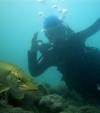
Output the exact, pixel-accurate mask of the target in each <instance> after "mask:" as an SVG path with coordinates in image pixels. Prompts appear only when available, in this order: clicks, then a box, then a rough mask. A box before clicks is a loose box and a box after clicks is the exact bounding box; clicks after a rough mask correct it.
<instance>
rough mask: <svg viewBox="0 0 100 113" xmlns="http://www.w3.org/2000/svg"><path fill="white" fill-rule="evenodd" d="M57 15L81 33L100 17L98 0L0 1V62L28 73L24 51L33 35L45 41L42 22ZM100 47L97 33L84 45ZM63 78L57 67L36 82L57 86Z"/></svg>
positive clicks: (27, 48)
mask: <svg viewBox="0 0 100 113" xmlns="http://www.w3.org/2000/svg"><path fill="white" fill-rule="evenodd" d="M48 15H57V16H58V17H59V18H61V19H62V20H63V21H64V23H65V24H68V25H69V26H70V27H71V28H72V29H73V30H74V31H81V30H83V29H84V28H86V27H88V26H89V25H91V24H92V23H93V22H94V21H95V20H96V19H97V18H98V17H100V0H0V60H4V61H9V62H11V63H14V64H17V65H19V66H20V67H22V68H23V69H24V70H25V71H27V72H28V66H27V65H28V64H27V59H28V58H27V51H28V50H29V48H30V46H31V40H32V37H33V34H34V33H35V32H37V31H38V32H39V36H38V38H39V39H41V40H43V41H44V42H47V41H48V40H47V39H46V38H45V36H44V34H43V27H42V25H43V21H44V19H45V17H47V16H48ZM86 44H87V45H89V46H94V47H97V48H100V32H98V33H96V34H95V35H93V36H92V37H91V38H89V39H88V41H87V42H86ZM61 77H62V75H61V74H60V73H59V72H58V71H57V70H56V67H52V68H50V69H48V70H47V71H46V72H45V73H43V75H42V76H41V77H38V78H37V79H38V80H39V81H43V82H46V83H49V84H51V85H57V84H59V83H60V79H61Z"/></svg>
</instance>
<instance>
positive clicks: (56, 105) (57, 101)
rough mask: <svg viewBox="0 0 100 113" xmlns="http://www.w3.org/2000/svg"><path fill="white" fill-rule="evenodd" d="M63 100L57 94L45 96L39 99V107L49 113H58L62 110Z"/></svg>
mask: <svg viewBox="0 0 100 113" xmlns="http://www.w3.org/2000/svg"><path fill="white" fill-rule="evenodd" d="M64 101H65V100H64V99H63V97H61V96H60V95H57V94H49V95H45V96H43V97H42V98H41V99H40V102H39V104H40V106H44V107H45V109H46V110H47V111H48V112H49V111H51V112H57V113H58V112H60V111H61V110H62V109H63V108H64Z"/></svg>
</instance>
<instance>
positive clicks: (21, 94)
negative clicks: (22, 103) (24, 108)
mask: <svg viewBox="0 0 100 113" xmlns="http://www.w3.org/2000/svg"><path fill="white" fill-rule="evenodd" d="M12 96H13V97H14V98H15V99H18V100H22V99H23V98H24V92H15V93H14V92H13V93H12Z"/></svg>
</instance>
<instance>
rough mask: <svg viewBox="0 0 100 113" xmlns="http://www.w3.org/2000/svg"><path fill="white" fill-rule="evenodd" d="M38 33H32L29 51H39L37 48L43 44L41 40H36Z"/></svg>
mask: <svg viewBox="0 0 100 113" xmlns="http://www.w3.org/2000/svg"><path fill="white" fill-rule="evenodd" d="M37 37H38V32H36V33H34V35H33V38H32V44H31V51H34V52H37V51H38V49H39V46H40V45H41V44H42V43H43V41H42V40H37Z"/></svg>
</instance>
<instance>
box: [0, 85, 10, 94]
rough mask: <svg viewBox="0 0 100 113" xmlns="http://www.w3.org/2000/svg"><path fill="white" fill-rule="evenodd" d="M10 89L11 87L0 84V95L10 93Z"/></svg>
mask: <svg viewBox="0 0 100 113" xmlns="http://www.w3.org/2000/svg"><path fill="white" fill-rule="evenodd" d="M9 89H10V88H9V87H7V86H4V85H2V84H0V93H3V92H6V91H8V90H9Z"/></svg>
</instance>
